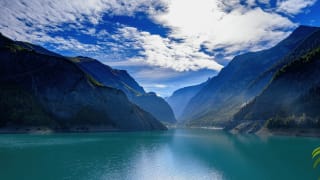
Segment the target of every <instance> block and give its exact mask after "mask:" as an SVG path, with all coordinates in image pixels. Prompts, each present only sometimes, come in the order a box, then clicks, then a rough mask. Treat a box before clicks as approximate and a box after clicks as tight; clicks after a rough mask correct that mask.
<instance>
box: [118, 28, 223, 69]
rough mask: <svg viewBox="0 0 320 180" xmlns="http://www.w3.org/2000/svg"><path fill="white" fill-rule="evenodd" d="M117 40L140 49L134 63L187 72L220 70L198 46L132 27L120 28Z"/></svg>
mask: <svg viewBox="0 0 320 180" xmlns="http://www.w3.org/2000/svg"><path fill="white" fill-rule="evenodd" d="M117 38H125V39H130V40H135V41H133V42H131V44H130V43H129V46H131V47H133V48H136V49H142V51H140V55H141V57H137V58H134V59H133V60H135V61H141V62H146V63H148V64H150V65H154V66H160V67H163V68H172V69H174V70H176V71H189V70H199V69H203V68H208V69H212V70H218V71H219V70H220V69H221V68H222V66H221V65H220V64H218V63H217V62H215V61H214V59H213V58H212V57H210V56H209V55H207V54H205V53H203V52H200V49H199V48H200V46H199V47H195V46H193V44H191V43H187V42H182V43H181V42H176V41H174V40H172V39H170V38H163V37H161V36H159V35H153V34H150V33H149V32H145V31H138V30H137V29H136V28H134V27H122V28H120V29H119V34H117Z"/></svg>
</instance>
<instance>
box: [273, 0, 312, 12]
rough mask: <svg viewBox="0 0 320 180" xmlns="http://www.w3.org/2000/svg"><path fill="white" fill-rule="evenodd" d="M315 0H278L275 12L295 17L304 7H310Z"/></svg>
mask: <svg viewBox="0 0 320 180" xmlns="http://www.w3.org/2000/svg"><path fill="white" fill-rule="evenodd" d="M316 1H317V0H280V1H278V2H277V10H278V11H279V12H284V13H287V14H291V15H295V14H298V13H301V12H302V11H303V9H305V8H306V7H309V6H312V5H313V4H314V3H315V2H316Z"/></svg>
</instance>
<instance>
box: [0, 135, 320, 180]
mask: <svg viewBox="0 0 320 180" xmlns="http://www.w3.org/2000/svg"><path fill="white" fill-rule="evenodd" d="M319 145H320V139H319V138H303V137H280V136H272V137H258V136H255V135H231V134H228V133H226V132H223V131H219V130H204V129H177V130H169V131H165V132H124V133H123V132H121V133H120V132H117V133H88V134H86V133H84V134H50V135H30V134H2V135H0V179H1V180H11V179H13V180H15V179H17V180H21V179H30V180H47V179H72V180H73V179H74V180H82V179H83V180H87V179H133V180H135V179H137V180H140V179H147V180H149V179H159V180H166V179H243V180H249V179H253V180H263V179H270V180H275V179H286V180H287V179H288V180H289V179H290V180H292V179H302V180H309V179H310V180H312V179H317V178H318V177H320V169H313V168H312V159H311V152H312V150H313V149H314V148H315V147H317V146H319Z"/></svg>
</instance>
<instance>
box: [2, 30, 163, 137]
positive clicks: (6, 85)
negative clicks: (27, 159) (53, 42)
mask: <svg viewBox="0 0 320 180" xmlns="http://www.w3.org/2000/svg"><path fill="white" fill-rule="evenodd" d="M23 44H24V45H22V42H17V41H12V40H10V39H8V38H6V37H4V36H2V35H0V57H1V58H0V63H1V66H0V128H1V129H4V130H5V129H11V131H18V130H21V129H26V128H27V129H28V128H29V127H31V128H34V127H38V128H40V127H45V128H49V129H52V130H55V131H73V130H85V131H87V130H88V131H90V130H155V129H159V130H160V129H166V128H165V127H164V126H163V125H162V124H161V123H160V122H159V121H157V120H156V119H155V118H154V117H153V116H152V115H151V114H149V113H147V112H145V111H143V110H142V109H140V108H139V107H138V106H136V105H134V104H132V103H131V102H129V100H128V99H127V97H126V95H125V94H124V93H123V92H122V91H120V90H118V89H115V88H111V87H107V86H104V85H103V84H101V83H99V82H98V81H97V80H96V79H94V78H93V77H92V76H90V75H89V74H87V73H86V72H84V71H83V70H82V69H80V68H79V67H78V66H77V65H76V64H75V63H73V62H72V61H70V60H69V58H66V57H63V56H61V55H57V54H55V53H53V54H52V53H51V52H50V51H48V50H45V49H44V48H40V47H39V46H35V45H30V44H29V43H23ZM26 44H27V45H26ZM25 45H26V46H25Z"/></svg>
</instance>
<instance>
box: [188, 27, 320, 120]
mask: <svg viewBox="0 0 320 180" xmlns="http://www.w3.org/2000/svg"><path fill="white" fill-rule="evenodd" d="M317 29H318V28H315V27H307V26H300V27H298V28H297V29H296V30H295V31H294V32H293V33H292V34H291V35H290V36H289V37H287V38H286V39H284V40H283V41H281V42H280V43H279V44H277V45H276V46H274V47H273V48H270V49H268V50H263V51H259V52H253V53H246V54H243V55H239V56H236V57H235V58H234V59H233V60H232V61H231V62H230V63H229V64H228V65H227V66H226V67H225V68H224V69H222V70H221V72H220V73H219V74H218V75H217V76H216V77H214V78H212V79H211V80H210V82H209V83H208V84H207V85H206V86H205V87H203V88H202V89H201V91H199V92H198V94H197V95H195V96H194V97H193V98H192V99H191V100H190V102H189V104H188V105H187V107H186V108H185V111H184V113H183V115H184V116H183V119H184V120H185V121H186V123H187V124H189V125H220V126H224V125H226V124H227V122H228V121H230V120H231V119H232V117H233V115H234V114H235V113H236V112H238V111H239V110H240V109H241V107H243V106H244V105H245V104H246V103H248V102H249V101H250V100H252V98H253V97H255V96H256V95H258V93H260V92H261V90H262V89H263V88H264V87H265V86H266V85H267V83H268V82H269V81H270V79H271V78H272V74H271V75H268V76H264V78H261V79H260V80H259V81H257V78H258V77H261V75H262V73H264V72H266V71H268V70H269V69H270V68H271V67H273V66H275V65H276V64H277V63H278V62H279V61H280V60H281V59H283V58H284V57H285V56H286V55H287V54H288V53H289V52H290V51H292V50H293V49H295V48H296V47H297V46H298V45H299V44H300V43H301V42H302V41H303V40H304V39H305V38H306V37H308V36H309V35H311V34H312V33H314V32H315V31H316V30H317ZM258 82H259V83H258ZM253 84H255V85H254V86H252V85H253Z"/></svg>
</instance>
